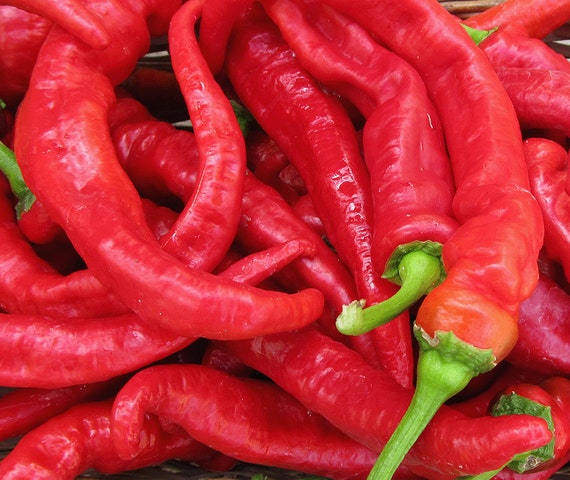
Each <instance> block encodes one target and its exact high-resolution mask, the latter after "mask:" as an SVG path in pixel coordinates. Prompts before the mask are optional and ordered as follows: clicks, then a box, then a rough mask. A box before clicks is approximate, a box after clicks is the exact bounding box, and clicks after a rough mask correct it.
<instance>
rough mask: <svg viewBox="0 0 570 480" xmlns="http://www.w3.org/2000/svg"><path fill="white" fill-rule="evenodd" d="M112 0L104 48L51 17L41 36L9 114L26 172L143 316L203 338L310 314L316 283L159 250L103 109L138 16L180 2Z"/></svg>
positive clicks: (136, 42)
mask: <svg viewBox="0 0 570 480" xmlns="http://www.w3.org/2000/svg"><path fill="white" fill-rule="evenodd" d="M109 2H110V3H109ZM109 2H106V3H104V4H103V5H104V6H105V7H108V8H112V9H113V11H114V14H113V15H107V16H106V17H105V20H106V22H107V23H106V26H107V29H108V30H109V32H110V33H111V34H112V35H113V42H112V44H111V46H110V47H109V48H108V49H106V50H104V51H97V50H91V49H88V48H87V47H86V46H85V45H83V44H81V43H79V42H78V41H77V40H75V39H74V38H73V37H71V36H69V35H68V34H67V33H66V32H64V31H62V30H61V29H57V27H56V28H54V29H52V30H51V31H50V34H49V35H48V38H47V39H46V42H45V43H44V44H43V47H42V50H41V51H40V54H39V56H38V62H37V63H36V68H35V69H34V74H33V75H32V80H31V86H30V88H29V89H28V92H27V94H26V98H25V100H24V102H23V103H22V104H21V105H20V109H19V112H18V117H17V119H16V135H15V138H16V142H15V151H16V156H17V157H18V158H19V160H20V162H21V168H22V171H23V174H24V178H25V179H26V182H27V183H28V184H29V186H30V188H31V189H32V190H33V191H34V192H36V195H37V196H38V198H40V199H41V200H42V202H43V203H44V205H45V206H46V209H47V210H48V213H49V214H50V216H51V217H52V218H53V219H54V221H56V222H57V223H59V224H60V225H62V226H64V229H65V231H66V233H67V235H68V237H69V239H70V240H71V242H72V243H73V245H74V247H75V248H76V250H77V251H78V253H79V254H80V255H81V257H82V258H83V259H84V260H85V263H86V264H87V265H88V267H89V268H90V269H91V271H92V272H93V274H94V275H95V276H96V277H97V278H98V279H99V280H101V283H102V284H104V285H105V286H107V287H108V288H109V289H110V290H111V291H113V292H114V293H115V294H116V295H117V296H118V297H119V298H120V299H121V300H123V301H124V303H125V304H126V305H127V306H129V307H130V308H131V309H132V310H133V311H135V312H137V313H138V314H139V315H140V316H141V317H142V318H144V319H145V320H146V321H148V322H152V323H156V324H157V325H158V326H161V327H162V328H166V329H169V330H170V331H171V332H173V333H174V334H175V335H181V336H189V337H195V336H202V337H206V338H208V337H211V338H216V337H217V338H231V337H234V336H235V335H237V336H239V337H243V336H255V335H259V334H260V333H261V332H265V333H268V332H270V331H273V332H275V331H279V330H283V329H290V328H298V327H301V326H304V325H307V324H309V323H311V322H313V321H314V320H315V319H316V318H318V317H319V315H320V313H321V311H322V309H323V297H322V295H321V294H320V292H318V291H317V290H315V289H310V290H306V291H303V292H299V293H296V294H284V293H280V292H269V291H265V290H261V289H255V288H251V287H248V286H244V285H239V284H237V283H235V282H232V281H225V280H223V279H219V278H216V277H215V276H213V275H211V274H208V273H205V272H203V271H199V270H194V269H189V268H187V267H185V266H184V265H183V264H182V263H180V262H178V261H176V260H175V259H174V258H173V257H172V255H169V254H168V253H166V252H164V251H163V250H162V249H161V248H160V245H159V244H158V243H157V241H156V239H155V238H154V237H153V235H152V232H150V230H149V229H148V227H147V226H146V225H145V221H144V216H143V212H142V209H141V207H140V198H139V195H138V193H137V192H136V190H135V189H134V187H133V186H132V184H131V183H130V180H129V179H128V178H127V175H126V173H125V172H124V171H123V170H122V169H121V167H120V164H119V162H118V160H117V158H116V154H115V151H114V147H113V144H112V142H111V139H110V137H109V132H108V127H107V115H108V112H109V110H110V108H111V106H112V105H113V103H114V102H115V100H116V98H115V95H114V92H113V88H112V86H113V84H114V83H120V81H122V80H124V79H125V78H126V77H127V76H128V74H129V73H130V72H131V71H132V70H133V68H134V64H135V63H136V60H137V59H138V58H139V57H140V56H142V55H143V54H144V53H145V52H146V50H147V49H148V44H149V28H148V27H147V24H146V22H145V18H146V17H147V16H151V17H152V19H153V25H155V26H156V24H158V23H160V21H159V20H161V18H162V17H168V16H169V15H170V14H172V10H175V9H176V8H177V7H178V4H177V3H176V2H172V4H164V2H161V3H160V7H158V6H157V5H139V4H136V5H135V6H136V7H137V8H140V9H141V12H136V13H135V12H132V11H129V10H127V9H126V8H125V7H124V6H123V5H119V4H114V3H113V2H112V1H111V0H109ZM153 8H154V9H155V10H156V11H155V10H153ZM151 14H155V15H151ZM156 15H159V17H160V18H158V19H157V17H156ZM165 20H166V19H165ZM164 23H167V22H164ZM54 59H57V61H55V60H54ZM71 59H73V61H72V60H71ZM70 62H71V63H70ZM70 65H73V67H72V68H70ZM50 78H51V79H53V80H54V82H50V81H49V80H48V79H50ZM87 84H88V85H91V88H90V89H85V88H84V85H87ZM43 87H48V88H47V89H44V88H43ZM61 105H65V109H64V108H61ZM38 112H40V114H38ZM69 122H71V123H69ZM69 124H73V126H74V128H73V130H72V131H69V130H66V125H69ZM32 138H33V141H32ZM38 152H42V154H41V155H38ZM46 152H49V153H50V155H46V154H45V153H46ZM86 206H88V208H85V207H86ZM141 258H142V259H144V261H142V262H141V260H140V259H141ZM220 299H223V301H220Z"/></svg>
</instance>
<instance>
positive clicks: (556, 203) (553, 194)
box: [524, 138, 570, 278]
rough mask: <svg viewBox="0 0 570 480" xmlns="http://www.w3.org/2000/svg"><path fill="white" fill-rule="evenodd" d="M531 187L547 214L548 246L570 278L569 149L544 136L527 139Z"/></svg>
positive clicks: (526, 146)
mask: <svg viewBox="0 0 570 480" xmlns="http://www.w3.org/2000/svg"><path fill="white" fill-rule="evenodd" d="M524 151H525V156H526V160H527V165H528V175H529V178H530V184H531V190H532V192H533V194H534V196H535V197H536V200H537V202H538V204H539V205H540V208H541V210H542V215H543V217H544V248H545V252H546V254H547V255H548V257H549V258H551V259H552V260H554V261H557V262H560V264H561V265H562V267H563V269H564V273H565V276H566V278H570V255H569V253H568V252H569V249H570V195H569V194H568V193H567V192H566V189H565V187H566V181H567V175H568V152H567V151H566V149H565V148H564V147H562V146H560V145H559V144H558V143H556V142H553V141H551V140H546V139H540V138H529V139H527V140H525V142H524Z"/></svg>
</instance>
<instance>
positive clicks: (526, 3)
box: [465, 0, 570, 38]
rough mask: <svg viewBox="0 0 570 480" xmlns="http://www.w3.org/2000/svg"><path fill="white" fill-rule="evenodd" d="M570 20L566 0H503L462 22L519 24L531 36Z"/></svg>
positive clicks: (480, 26)
mask: <svg viewBox="0 0 570 480" xmlns="http://www.w3.org/2000/svg"><path fill="white" fill-rule="evenodd" d="M568 19H570V2H569V1H568V0H538V1H537V0H507V1H505V2H501V3H499V4H498V5H495V6H493V7H491V8H488V9H485V10H484V11H482V12H479V13H477V14H476V15H473V16H471V17H469V18H468V19H466V20H465V24H466V25H468V26H470V27H472V28H478V29H481V30H490V29H492V28H495V27H499V26H501V25H504V24H509V23H519V24H521V25H522V26H523V27H524V29H525V30H526V32H527V34H528V35H529V36H530V37H533V38H544V37H546V36H547V35H548V34H549V33H552V32H553V31H554V30H556V29H557V28H559V27H561V26H562V25H564V24H565V23H566V21H567V20H568Z"/></svg>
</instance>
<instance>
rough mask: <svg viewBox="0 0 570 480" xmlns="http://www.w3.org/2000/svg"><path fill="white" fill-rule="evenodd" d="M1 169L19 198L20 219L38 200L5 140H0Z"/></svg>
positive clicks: (17, 211) (18, 213) (17, 212)
mask: <svg viewBox="0 0 570 480" xmlns="http://www.w3.org/2000/svg"><path fill="white" fill-rule="evenodd" d="M0 171H1V172H2V173H4V175H5V176H6V179H7V180H8V183H9V184H10V189H11V190H12V193H13V194H14V196H15V197H16V198H17V200H18V202H17V203H16V215H17V218H18V219H19V218H20V217H21V216H22V214H24V213H25V212H27V211H28V210H29V209H30V208H32V205H33V203H34V202H35V201H36V196H35V195H34V194H33V193H32V191H31V190H30V189H29V187H28V186H27V185H26V182H25V181H24V177H23V175H22V171H21V170H20V166H19V165H18V162H17V161H16V156H15V155H14V152H13V151H12V150H11V149H10V148H8V147H7V146H6V145H5V144H4V143H3V142H0Z"/></svg>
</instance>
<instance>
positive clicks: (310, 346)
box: [216, 327, 552, 480]
mask: <svg viewBox="0 0 570 480" xmlns="http://www.w3.org/2000/svg"><path fill="white" fill-rule="evenodd" d="M216 344H217V345H219V346H220V347H221V348H225V349H227V350H228V351H229V352H230V353H232V354H233V355H235V356H236V357H237V358H238V359H239V360H241V361H242V362H243V363H245V364H246V365H248V366H250V367H251V368H253V369H254V370H257V371H258V372H260V373H262V374H263V375H265V376H267V377H269V378H270V379H271V380H273V381H274V382H275V383H277V384H278V385H279V386H280V387H281V388H283V389H284V390H286V391H287V392H289V393H290V394H292V395H293V396H294V397H295V398H297V399H298V400H299V401H300V402H301V403H303V404H304V405H305V407H306V408H308V409H310V410H311V411H314V412H315V413H318V414H320V415H322V416H324V417H325V418H326V419H327V420H328V421H329V422H331V423H332V424H333V425H335V426H336V427H337V428H339V429H340V430H342V431H343V432H345V433H346V434H348V435H349V436H350V437H352V438H354V439H356V440H357V441H359V442H361V443H363V444H364V445H366V446H367V447H369V448H371V449H372V450H374V451H375V452H379V451H380V450H381V449H382V448H383V446H384V445H385V444H386V442H387V440H388V438H389V437H390V435H391V433H392V432H393V430H394V428H395V427H396V425H397V423H398V420H399V418H400V417H401V415H402V414H403V413H404V411H405V409H406V405H407V404H408V403H409V402H410V399H411V397H412V395H413V390H412V389H407V388H404V387H402V386H401V385H399V384H398V383H396V382H395V381H394V379H393V378H392V377H391V376H390V375H388V374H387V373H386V372H384V371H382V370H380V369H377V368H374V367H372V366H371V365H369V364H367V363H366V361H365V360H364V359H363V358H362V357H361V356H360V355H359V354H358V353H356V352H354V351H353V350H351V349H350V348H348V347H346V346H345V345H343V344H342V343H340V342H337V341H335V340H333V339H331V338H330V337H328V336H326V335H325V334H323V333H320V332H319V331H317V330H316V329H315V328H312V327H307V328H305V329H302V330H298V331H294V332H285V333H282V334H275V335H267V336H263V337H257V338H254V339H248V340H239V341H227V342H216ZM347 406H350V408H348V407H347ZM551 438H552V434H551V432H550V430H549V429H548V426H547V424H546V422H545V421H544V420H542V419H539V418H536V417H533V416H527V415H512V416H504V417H490V416H482V417H479V418H468V417H466V416H464V415H462V414H461V413H460V412H457V411H456V410H453V409H452V408H450V407H447V406H443V407H442V408H441V409H439V411H438V412H437V414H436V416H435V417H434V418H433V420H432V422H431V423H430V424H429V425H428V427H427V428H426V430H425V431H424V432H423V433H422V435H421V436H420V439H419V440H418V441H417V442H416V443H415V444H414V446H413V447H412V449H411V450H410V452H409V453H408V455H407V456H406V458H405V460H404V463H403V464H402V465H401V466H400V468H403V467H406V468H407V469H409V470H411V471H412V472H413V473H414V474H416V475H420V476H422V477H424V478H428V479H434V480H435V479H441V478H456V477H459V476H464V475H475V474H479V473H482V472H487V471H489V470H494V469H496V468H499V467H501V466H502V465H504V464H505V463H507V462H508V461H509V460H510V459H511V458H512V457H513V456H514V455H516V454H518V453H524V452H526V451H529V450H531V449H533V448H536V447H540V446H541V445H544V444H546V443H548V442H549V441H550V440H551ZM450 445H455V446H456V448H453V449H450ZM398 475H399V474H398V473H396V474H395V477H394V478H398Z"/></svg>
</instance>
